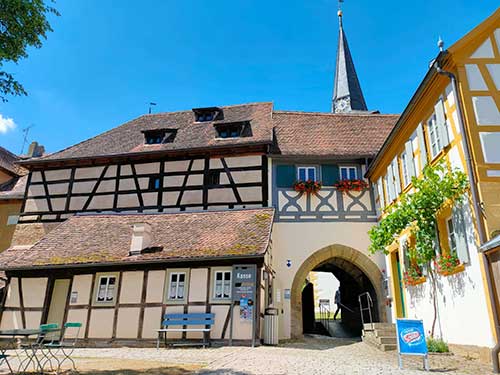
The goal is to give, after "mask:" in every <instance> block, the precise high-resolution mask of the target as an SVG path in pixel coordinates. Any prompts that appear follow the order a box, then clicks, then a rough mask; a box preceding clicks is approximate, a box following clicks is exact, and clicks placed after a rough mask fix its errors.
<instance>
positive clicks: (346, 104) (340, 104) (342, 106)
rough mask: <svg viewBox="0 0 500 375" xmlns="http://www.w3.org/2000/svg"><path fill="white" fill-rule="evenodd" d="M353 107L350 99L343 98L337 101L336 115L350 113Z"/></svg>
mask: <svg viewBox="0 0 500 375" xmlns="http://www.w3.org/2000/svg"><path fill="white" fill-rule="evenodd" d="M350 107H351V101H350V100H349V98H342V99H339V100H337V102H336V103H335V113H342V112H349V111H350V109H351V108H350Z"/></svg>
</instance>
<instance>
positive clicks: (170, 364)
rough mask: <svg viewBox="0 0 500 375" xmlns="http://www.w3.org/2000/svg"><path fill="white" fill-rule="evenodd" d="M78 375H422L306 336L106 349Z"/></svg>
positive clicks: (438, 367) (473, 364)
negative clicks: (260, 342)
mask: <svg viewBox="0 0 500 375" xmlns="http://www.w3.org/2000/svg"><path fill="white" fill-rule="evenodd" d="M73 357H74V358H75V361H76V364H77V368H79V369H80V371H79V373H80V374H106V375H122V374H127V375H136V374H151V375H153V374H158V375H160V374H165V375H166V374H172V375H173V374H202V375H215V374H217V375H219V374H221V375H222V374H234V375H250V374H260V375H281V374H283V375H284V374H307V375H316V374H318V375H328V374H346V375H358V374H363V375H365V374H369V375H377V374H389V375H391V374H398V375H401V374H402V373H404V374H405V375H406V374H408V375H413V374H415V375H416V374H418V375H422V374H423V372H422V362H421V361H420V360H417V359H416V358H410V359H405V362H404V364H405V369H404V372H402V371H400V370H399V369H398V366H397V356H396V353H395V352H388V353H383V352H380V351H378V350H377V349H374V348H372V347H370V346H368V345H366V344H364V343H362V342H358V341H352V340H349V339H333V338H322V337H306V338H305V339H304V340H302V341H296V342H288V343H285V344H283V345H280V346H279V347H266V346H261V347H257V348H253V349H252V348H248V347H219V348H210V349H201V348H174V349H160V350H156V349H151V348H146V349H144V348H140V349H138V348H109V349H107V348H106V349H103V348H100V349H78V350H76V351H75V353H74V355H73ZM430 365H431V371H432V373H435V374H467V375H472V374H474V375H479V374H481V375H482V374H489V373H490V367H489V366H487V365H484V364H481V363H480V362H478V361H476V360H470V359H466V358H463V357H460V356H454V355H452V356H431V358H430ZM4 368H5V366H2V369H4Z"/></svg>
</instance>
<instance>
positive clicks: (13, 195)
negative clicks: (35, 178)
mask: <svg viewBox="0 0 500 375" xmlns="http://www.w3.org/2000/svg"><path fill="white" fill-rule="evenodd" d="M27 179H28V176H27V175H25V176H22V177H14V178H12V179H10V180H9V181H7V182H4V183H3V184H0V200H3V199H23V198H24V190H25V189H26V181H27Z"/></svg>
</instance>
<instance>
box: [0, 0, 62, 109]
mask: <svg viewBox="0 0 500 375" xmlns="http://www.w3.org/2000/svg"><path fill="white" fill-rule="evenodd" d="M49 14H54V15H57V16H58V15H59V13H58V12H57V10H56V9H55V8H54V7H52V6H49V5H46V4H45V3H44V1H43V0H2V1H0V68H1V67H2V66H3V65H4V64H5V63H6V62H13V63H16V64H17V63H18V62H19V60H20V59H23V58H26V57H27V56H28V53H27V52H26V50H27V48H28V47H35V48H40V47H41V46H42V39H47V33H48V32H50V31H52V28H51V27H50V24H49V21H48V20H47V16H48V15H49ZM7 95H27V93H26V91H25V90H24V88H23V86H22V85H21V84H20V83H19V82H18V81H17V80H16V79H15V78H14V76H13V75H12V74H10V73H8V72H5V71H3V70H0V100H1V101H3V102H5V101H7V98H6V96H7Z"/></svg>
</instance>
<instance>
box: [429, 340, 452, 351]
mask: <svg viewBox="0 0 500 375" xmlns="http://www.w3.org/2000/svg"><path fill="white" fill-rule="evenodd" d="M427 349H428V350H429V353H449V351H450V348H448V344H447V343H446V342H444V341H443V339H435V338H433V337H429V338H427Z"/></svg>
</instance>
